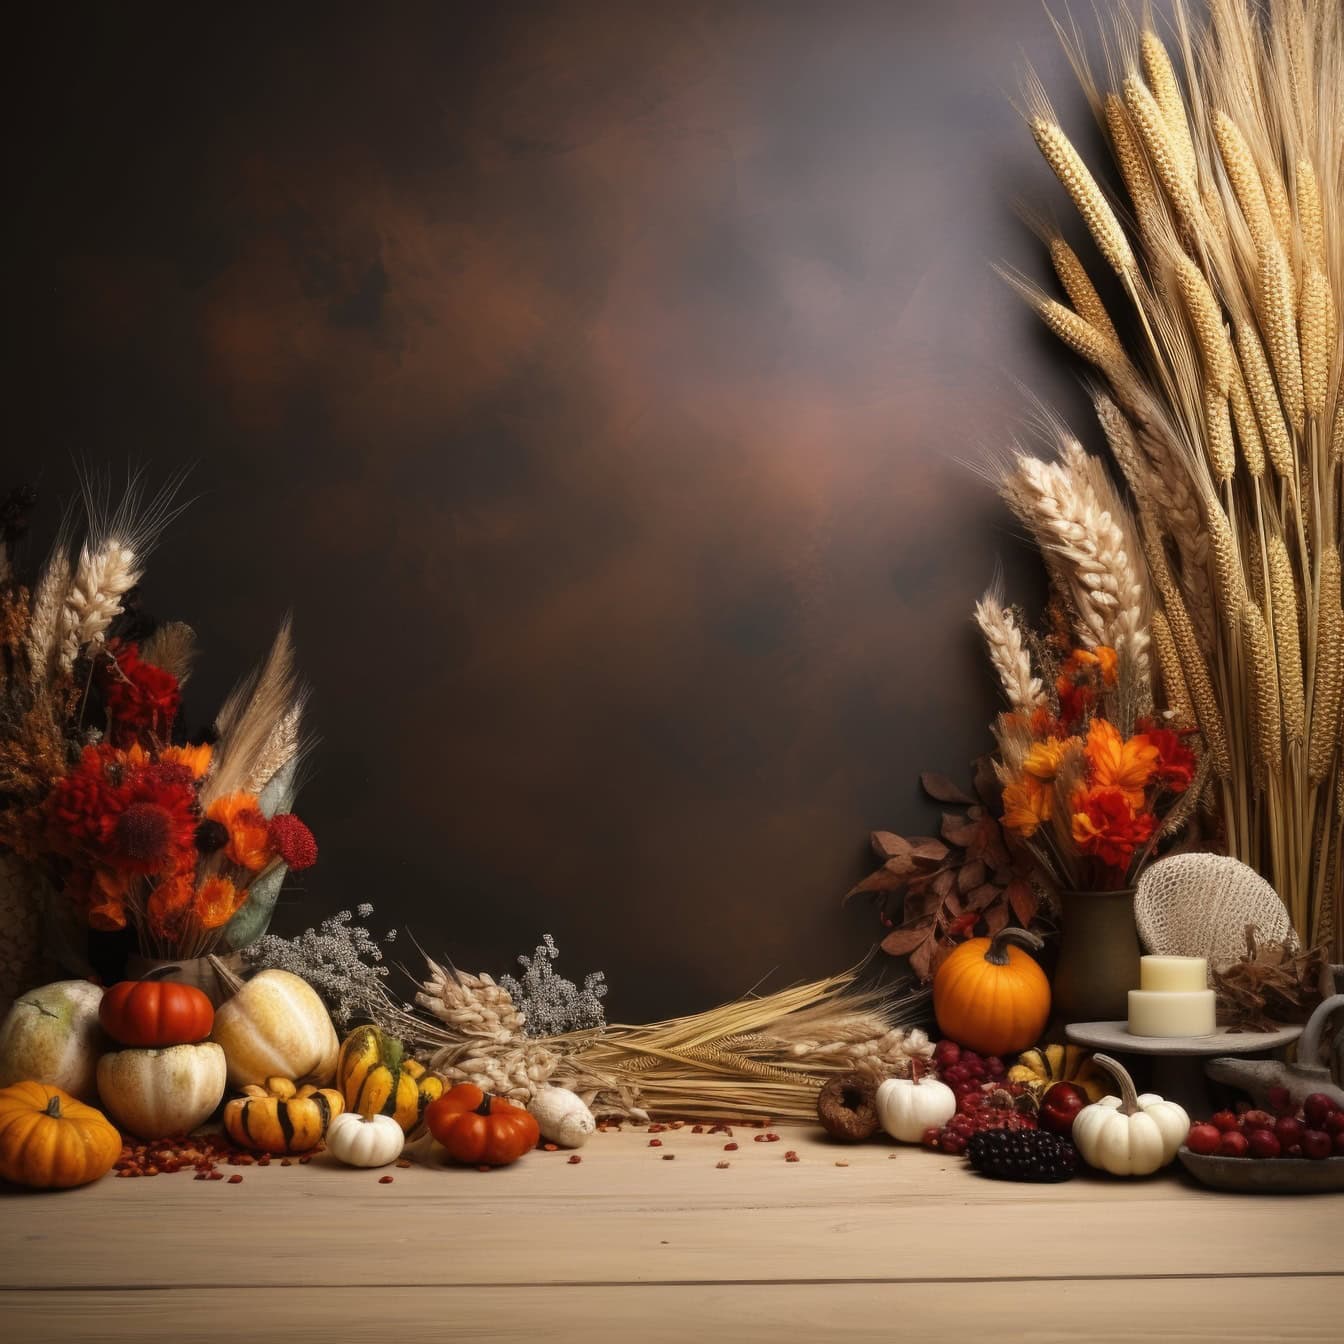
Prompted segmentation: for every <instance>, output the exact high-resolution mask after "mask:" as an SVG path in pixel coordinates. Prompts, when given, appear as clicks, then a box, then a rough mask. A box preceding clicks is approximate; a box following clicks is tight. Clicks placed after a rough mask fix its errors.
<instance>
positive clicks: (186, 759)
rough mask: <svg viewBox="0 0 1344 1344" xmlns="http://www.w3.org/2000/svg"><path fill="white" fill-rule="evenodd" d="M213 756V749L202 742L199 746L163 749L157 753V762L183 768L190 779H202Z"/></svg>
mask: <svg viewBox="0 0 1344 1344" xmlns="http://www.w3.org/2000/svg"><path fill="white" fill-rule="evenodd" d="M213 755H214V748H213V747H212V746H211V745H210V744H209V743H208V742H202V743H201V744H200V745H199V746H186V747H165V748H164V749H163V750H162V751H161V752H160V753H159V760H161V761H162V762H163V763H164V764H165V765H181V766H185V767H186V768H187V769H188V770H189V771H190V772H191V777H192V779H204V778H205V772H206V771H207V770H209V769H210V758H211V757H212V756H213Z"/></svg>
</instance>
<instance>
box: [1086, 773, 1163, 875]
mask: <svg viewBox="0 0 1344 1344" xmlns="http://www.w3.org/2000/svg"><path fill="white" fill-rule="evenodd" d="M1070 821H1071V827H1070V829H1071V830H1072V832H1073V841H1074V844H1076V845H1077V846H1078V848H1079V849H1080V850H1082V852H1083V853H1084V854H1093V855H1095V856H1096V857H1097V858H1099V859H1100V860H1101V861H1102V863H1104V864H1106V865H1108V866H1109V867H1111V868H1118V869H1120V870H1121V871H1122V872H1123V871H1125V870H1127V869H1128V868H1129V865H1130V862H1131V861H1132V860H1133V858H1134V851H1135V850H1136V849H1137V848H1138V847H1139V846H1140V845H1145V844H1147V843H1148V841H1149V840H1150V839H1151V838H1152V835H1153V828H1154V827H1155V826H1156V825H1157V823H1156V821H1155V820H1154V818H1153V814H1152V813H1151V812H1136V811H1135V810H1134V808H1133V807H1131V806H1130V803H1129V800H1128V798H1126V797H1125V794H1124V791H1123V790H1122V789H1109V788H1108V789H1088V790H1087V791H1086V792H1085V793H1078V794H1075V795H1074V798H1073V800H1072V816H1071V818H1070Z"/></svg>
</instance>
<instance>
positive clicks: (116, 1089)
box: [98, 1041, 227, 1139]
mask: <svg viewBox="0 0 1344 1344" xmlns="http://www.w3.org/2000/svg"><path fill="white" fill-rule="evenodd" d="M226 1067H227V1066H226V1065H225V1063H224V1051H223V1050H221V1049H220V1047H219V1046H217V1045H216V1044H215V1043H214V1042H213V1041H202V1042H201V1043H200V1044H199V1045H171V1046H169V1047H168V1048H167V1049H166V1050H114V1051H112V1052H111V1053H110V1054H106V1055H104V1056H103V1057H102V1059H100V1060H99V1061H98V1093H99V1095H100V1096H101V1097H102V1099H103V1105H104V1107H105V1108H106V1109H107V1113H108V1115H110V1116H111V1117H112V1119H113V1120H115V1121H116V1122H117V1126H118V1127H119V1128H120V1129H124V1130H129V1131H130V1133H132V1134H135V1135H138V1136H139V1137H140V1138H142V1139H162V1138H166V1137H167V1136H168V1135H170V1134H189V1133H190V1132H191V1131H192V1130H193V1129H195V1128H196V1126H197V1125H199V1124H203V1123H204V1122H205V1121H206V1120H208V1119H209V1118H210V1115H211V1113H212V1112H213V1111H214V1109H215V1107H216V1106H218V1105H219V1103H220V1102H221V1101H222V1100H223V1097H224V1075H225V1072H226Z"/></svg>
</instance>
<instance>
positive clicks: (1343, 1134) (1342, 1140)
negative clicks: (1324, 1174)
mask: <svg viewBox="0 0 1344 1344" xmlns="http://www.w3.org/2000/svg"><path fill="white" fill-rule="evenodd" d="M1335 1156H1336V1157H1344V1129H1337V1130H1335Z"/></svg>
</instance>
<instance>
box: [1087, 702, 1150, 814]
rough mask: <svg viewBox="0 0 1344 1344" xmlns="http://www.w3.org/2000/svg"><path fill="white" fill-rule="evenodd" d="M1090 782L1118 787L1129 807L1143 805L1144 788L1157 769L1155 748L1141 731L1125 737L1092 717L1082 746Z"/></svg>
mask: <svg viewBox="0 0 1344 1344" xmlns="http://www.w3.org/2000/svg"><path fill="white" fill-rule="evenodd" d="M1084 751H1085V753H1086V755H1087V763H1088V767H1089V774H1090V778H1091V781H1092V784H1093V785H1094V786H1095V787H1096V788H1099V789H1118V790H1120V792H1121V793H1123V794H1124V795H1125V798H1126V800H1127V801H1128V802H1129V803H1130V805H1131V806H1132V807H1136V808H1137V807H1142V806H1143V800H1144V790H1145V789H1146V788H1147V787H1148V785H1149V783H1150V782H1151V781H1152V778H1153V775H1154V774H1155V773H1156V771H1157V762H1158V749H1157V747H1156V746H1154V745H1153V744H1152V743H1151V742H1150V741H1149V740H1148V738H1147V736H1146V735H1145V734H1143V733H1140V734H1138V735H1136V736H1134V737H1131V738H1130V739H1129V740H1128V741H1125V739H1124V738H1122V737H1121V736H1120V730H1119V729H1118V728H1116V726H1115V725H1114V724H1113V723H1108V722H1107V721H1106V720H1105V719H1093V720H1092V723H1091V726H1090V727H1089V728H1088V730H1087V746H1086V747H1085V748H1084Z"/></svg>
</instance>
